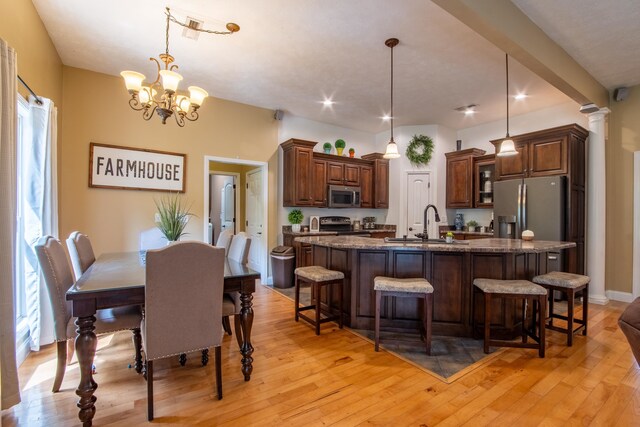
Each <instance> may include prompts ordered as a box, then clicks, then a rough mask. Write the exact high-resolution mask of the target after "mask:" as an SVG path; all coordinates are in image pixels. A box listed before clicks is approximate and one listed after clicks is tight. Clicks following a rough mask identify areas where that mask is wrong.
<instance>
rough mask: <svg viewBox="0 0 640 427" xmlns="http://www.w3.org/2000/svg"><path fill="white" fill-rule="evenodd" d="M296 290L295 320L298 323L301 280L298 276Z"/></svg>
mask: <svg viewBox="0 0 640 427" xmlns="http://www.w3.org/2000/svg"><path fill="white" fill-rule="evenodd" d="M295 286H296V289H295V298H294V299H295V303H294V304H295V306H294V307H295V310H294V311H295V320H296V322H297V321H298V307H300V279H299V278H298V276H297V275H296V283H295Z"/></svg>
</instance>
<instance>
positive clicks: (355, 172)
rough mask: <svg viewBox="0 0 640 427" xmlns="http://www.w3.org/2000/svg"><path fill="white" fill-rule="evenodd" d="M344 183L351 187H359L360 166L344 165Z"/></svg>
mask: <svg viewBox="0 0 640 427" xmlns="http://www.w3.org/2000/svg"><path fill="white" fill-rule="evenodd" d="M344 183H345V185H349V186H351V187H360V166H358V165H348V164H345V165H344Z"/></svg>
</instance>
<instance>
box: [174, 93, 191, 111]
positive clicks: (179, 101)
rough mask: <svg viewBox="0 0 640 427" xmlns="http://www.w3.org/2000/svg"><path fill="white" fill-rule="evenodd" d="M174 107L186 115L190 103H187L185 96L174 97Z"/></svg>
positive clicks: (187, 99)
mask: <svg viewBox="0 0 640 427" xmlns="http://www.w3.org/2000/svg"><path fill="white" fill-rule="evenodd" d="M176 105H177V106H178V108H179V109H180V110H182V111H184V112H185V113H186V112H188V111H189V108H190V107H191V101H189V98H188V97H187V96H184V95H178V96H176Z"/></svg>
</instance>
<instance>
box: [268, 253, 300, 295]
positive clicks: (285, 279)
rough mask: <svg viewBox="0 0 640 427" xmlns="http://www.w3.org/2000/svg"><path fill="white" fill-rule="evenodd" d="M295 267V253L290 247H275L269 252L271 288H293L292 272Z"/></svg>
mask: <svg viewBox="0 0 640 427" xmlns="http://www.w3.org/2000/svg"><path fill="white" fill-rule="evenodd" d="M295 265H296V253H295V251H294V250H293V248H292V247H291V246H276V247H275V248H273V249H272V250H271V271H272V273H273V286H275V287H276V288H290V287H292V286H293V270H294V268H295Z"/></svg>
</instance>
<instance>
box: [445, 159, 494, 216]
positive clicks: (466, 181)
mask: <svg viewBox="0 0 640 427" xmlns="http://www.w3.org/2000/svg"><path fill="white" fill-rule="evenodd" d="M484 153H485V151H484V150H479V149H477V148H469V149H467V150H460V151H453V152H451V153H445V156H446V158H447V204H446V206H447V208H472V207H473V199H474V193H473V177H474V169H473V158H474V157H477V156H482V155H483V154H484Z"/></svg>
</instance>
